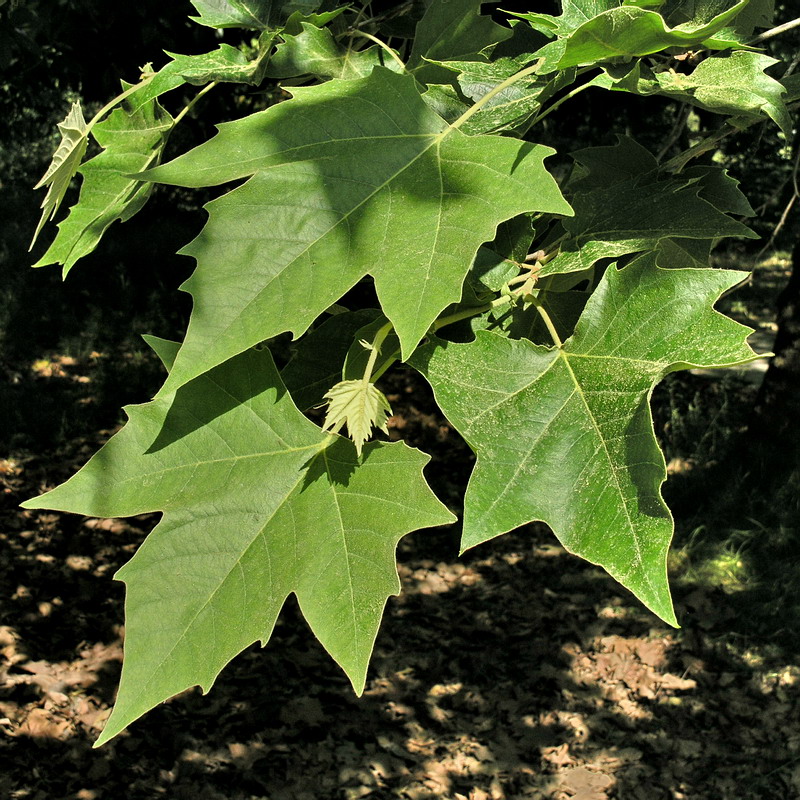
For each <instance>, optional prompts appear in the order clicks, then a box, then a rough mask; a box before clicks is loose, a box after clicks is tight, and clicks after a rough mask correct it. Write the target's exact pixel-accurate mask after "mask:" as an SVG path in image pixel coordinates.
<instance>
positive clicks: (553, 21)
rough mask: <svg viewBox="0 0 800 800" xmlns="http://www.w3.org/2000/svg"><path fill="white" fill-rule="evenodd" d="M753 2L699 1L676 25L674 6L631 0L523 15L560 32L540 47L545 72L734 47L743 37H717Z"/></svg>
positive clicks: (593, 1) (582, 1) (584, 1)
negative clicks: (554, 14) (674, 51)
mask: <svg viewBox="0 0 800 800" xmlns="http://www.w3.org/2000/svg"><path fill="white" fill-rule="evenodd" d="M747 3H748V0H739V2H732V3H724V2H723V3H712V4H711V5H712V6H713V7H714V8H713V12H712V13H711V14H706V13H703V12H704V11H705V9H704V8H703V6H694V7H693V11H694V13H692V14H691V15H681V16H682V19H681V22H680V23H679V24H676V25H674V27H672V26H670V22H669V16H670V15H669V13H668V11H669V10H665V9H659V10H657V11H656V10H651V9H649V8H645V7H643V6H645V5H651V4H650V3H641V4H639V3H630V4H628V3H624V2H621V0H577V1H576V0H565V2H564V8H563V13H562V15H561V16H560V17H551V16H548V15H546V14H537V13H532V14H517V16H519V17H522V18H523V19H525V20H527V21H528V22H529V23H530V24H531V25H532V26H533V27H534V28H536V29H537V30H539V31H541V32H544V33H547V34H548V35H551V36H553V35H555V36H557V38H556V40H555V41H553V42H551V43H550V44H548V45H546V46H545V47H544V48H542V50H541V52H540V55H541V57H542V59H543V62H542V66H541V68H540V72H541V73H542V74H544V73H547V72H553V71H555V70H560V69H566V68H568V67H575V66H578V65H590V64H595V63H598V62H601V61H607V60H610V59H619V58H621V57H622V58H633V57H636V56H645V55H649V54H652V53H658V52H661V51H662V50H666V49H667V48H669V47H681V48H688V47H693V46H696V45H700V44H704V46H705V47H714V48H717V49H723V48H726V47H731V46H734V45H736V44H738V42H739V39H738V37H734V38H733V39H731V38H730V37H726V38H724V39H714V38H713V37H714V36H715V34H717V33H719V32H720V31H721V30H722V29H723V28H725V26H727V25H729V24H730V23H731V22H733V20H735V18H736V16H737V15H738V14H739V13H741V12H742V11H743V10H744V8H745V7H746V6H747ZM656 5H659V4H656ZM680 10H684V7H683V6H682V7H681V9H680ZM665 16H666V17H667V18H665Z"/></svg>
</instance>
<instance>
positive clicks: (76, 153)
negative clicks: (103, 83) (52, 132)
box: [30, 103, 89, 249]
mask: <svg viewBox="0 0 800 800" xmlns="http://www.w3.org/2000/svg"><path fill="white" fill-rule="evenodd" d="M58 129H59V131H61V141H60V142H59V144H58V147H57V148H56V152H55V153H54V154H53V160H52V161H51V162H50V165H49V166H48V168H47V171H46V172H45V173H44V175H43V176H42V179H41V180H40V181H39V183H37V184H36V186H34V187H33V188H34V189H41V188H42V187H43V186H47V187H48V189H47V194H46V195H45V198H44V200H43V201H42V206H41V207H42V209H43V210H42V216H41V219H40V220H39V224H38V225H37V226H36V232H35V233H34V234H33V241H32V242H31V247H30V249H32V248H33V245H34V244H35V243H36V239H37V237H38V236H39V233H40V232H41V230H42V228H43V227H44V224H45V222H47V220H48V219H53V217H54V216H55V214H56V212H57V211H58V207H59V206H60V205H61V201H62V200H63V199H64V195H65V194H66V191H67V187H68V186H69V182H70V181H71V180H72V176H73V175H74V174H75V173H76V172H77V171H78V167H79V166H80V163H81V159H82V158H83V154H84V153H85V152H86V145H87V144H88V133H89V126H88V125H87V123H86V120H85V119H84V118H83V111H81V104H80V103H73V104H72V108H71V109H70V111H69V114H67V116H66V118H65V119H64V121H63V122H59V123H58Z"/></svg>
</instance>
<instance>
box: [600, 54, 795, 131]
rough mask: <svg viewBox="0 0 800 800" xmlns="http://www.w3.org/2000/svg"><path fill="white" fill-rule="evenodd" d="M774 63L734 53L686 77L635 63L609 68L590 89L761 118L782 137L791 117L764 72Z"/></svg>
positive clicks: (712, 60) (778, 88)
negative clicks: (662, 97)
mask: <svg viewBox="0 0 800 800" xmlns="http://www.w3.org/2000/svg"><path fill="white" fill-rule="evenodd" d="M777 63H778V62H777V61H776V60H775V59H774V58H770V57H769V56H765V55H763V54H761V53H751V52H747V51H745V50H736V51H734V52H733V53H730V54H728V55H719V56H712V57H711V58H707V59H705V60H704V61H702V62H700V64H698V66H697V67H696V68H695V70H694V71H693V72H691V73H689V74H683V73H677V72H674V71H672V70H668V71H666V72H653V71H652V70H651V69H650V68H649V67H647V66H646V65H643V64H641V63H640V62H637V63H636V64H634V65H633V66H632V67H631V66H626V67H624V68H622V69H620V68H608V69H607V70H606V72H605V73H604V74H602V75H599V76H598V77H597V78H595V79H594V81H593V83H594V85H595V86H601V87H602V88H604V89H611V90H614V91H625V92H632V93H634V94H640V95H651V94H662V95H666V96H667V97H674V98H675V99H677V100H681V101H683V102H685V103H689V104H691V105H693V106H697V107H698V108H704V109H706V110H708V111H713V112H714V113H717V114H728V115H735V116H742V117H750V118H758V117H763V116H764V115H765V114H766V115H767V116H768V117H769V118H770V119H771V120H773V122H775V123H776V124H777V125H778V126H779V127H780V129H781V130H782V131H783V132H784V133H785V134H786V135H787V136H790V135H791V131H792V118H791V115H790V114H789V111H788V109H787V108H786V103H785V100H784V97H783V94H784V92H785V88H784V86H783V85H782V84H781V83H780V82H779V81H776V80H775V79H774V78H771V77H770V76H769V75H767V74H766V72H765V70H766V69H768V68H769V67H771V66H772V65H773V64H777Z"/></svg>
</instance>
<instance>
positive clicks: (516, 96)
mask: <svg viewBox="0 0 800 800" xmlns="http://www.w3.org/2000/svg"><path fill="white" fill-rule="evenodd" d="M532 60H534V59H533V57H532V56H530V55H526V56H522V57H516V58H497V59H494V60H493V61H437V62H435V63H436V64H437V65H438V66H440V67H442V68H443V69H448V70H450V71H452V72H455V73H456V75H457V80H458V87H459V89H460V91H461V93H462V94H463V95H464V96H465V97H467V98H469V99H470V100H472V101H473V102H477V101H478V100H480V99H481V98H482V97H483V96H484V95H486V94H488V93H489V92H490V91H492V90H493V89H495V87H497V86H498V85H499V84H500V83H502V82H503V81H505V80H506V79H507V78H510V77H511V76H512V75H514V74H515V73H517V72H519V71H520V70H522V69H524V68H525V67H526V66H527V65H528V64H529V63H530V62H531V61H532ZM574 80H575V71H574V70H562V71H560V72H558V74H557V75H555V76H552V75H550V76H542V75H536V74H533V75H531V76H530V77H529V78H526V79H524V80H520V81H518V82H517V83H513V84H511V85H510V86H508V87H507V88H506V89H504V90H503V91H501V92H499V93H498V94H496V95H495V96H494V97H493V98H492V99H491V100H489V102H488V103H486V105H484V106H483V107H482V108H481V109H480V111H479V112H478V113H477V114H475V115H474V116H473V117H471V118H470V119H469V120H468V121H467V122H466V123H465V124H464V128H463V130H464V132H465V133H489V132H490V131H492V132H497V131H501V130H504V129H507V128H513V127H514V126H515V125H518V124H520V123H522V122H524V121H525V120H526V119H528V118H530V117H531V116H532V115H533V114H535V113H536V112H538V111H539V110H540V109H541V107H542V104H543V103H545V102H546V101H547V100H549V99H550V98H551V97H552V96H553V95H554V94H556V92H559V91H560V90H561V89H563V88H565V87H566V86H569V84H571V83H572V82H573V81H574Z"/></svg>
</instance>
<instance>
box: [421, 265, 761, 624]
mask: <svg viewBox="0 0 800 800" xmlns="http://www.w3.org/2000/svg"><path fill="white" fill-rule="evenodd" d="M743 277H744V273H740V272H735V271H727V270H715V269H714V270H712V269H705V270H694V269H689V270H661V269H659V268H657V267H656V266H655V263H654V256H653V255H652V254H650V255H645V256H641V257H639V258H638V259H636V260H635V261H634V262H633V263H631V264H630V265H629V266H627V267H626V268H624V269H622V270H617V269H616V268H615V267H611V268H609V269H608V270H607V271H606V274H605V276H604V277H603V279H602V280H601V282H600V285H599V286H598V288H597V289H596V290H595V292H594V293H593V295H592V296H591V298H590V299H589V301H588V304H587V306H586V308H585V310H584V312H583V314H582V316H581V319H580V321H579V322H578V325H577V327H576V329H575V333H574V334H573V336H572V337H571V338H570V339H568V340H567V341H566V342H564V344H563V346H561V347H549V348H548V347H544V346H539V345H535V344H533V343H531V342H529V341H525V340H518V341H514V340H511V339H508V338H505V337H503V336H501V335H498V334H495V333H490V332H486V331H479V332H478V333H477V335H476V339H475V341H473V342H470V343H468V344H453V343H444V342H441V341H436V342H434V343H432V344H430V345H426V346H423V347H422V348H420V349H419V350H418V351H417V353H415V354H414V356H413V358H412V359H411V364H412V365H413V366H415V367H416V368H417V369H419V370H420V371H421V372H422V373H423V374H424V375H425V377H426V378H427V380H428V381H429V382H430V384H431V386H432V387H433V391H434V394H435V396H436V400H437V402H438V404H439V406H440V407H441V409H442V410H443V412H444V414H445V415H446V416H447V418H448V419H449V420H450V422H451V423H452V424H453V425H454V426H455V428H456V429H457V430H458V431H459V432H460V433H461V435H462V436H463V437H464V438H465V439H466V440H467V442H468V443H469V444H470V446H471V447H472V449H473V450H474V451H475V452H476V454H477V463H476V466H475V469H474V472H473V474H472V476H471V478H470V482H469V486H468V488H467V493H466V497H465V505H464V531H463V538H462V549H467V548H469V547H474V546H475V545H477V544H480V543H481V542H485V541H487V540H488V539H491V538H493V537H495V536H497V535H499V534H500V533H503V532H506V531H510V530H512V529H514V528H516V527H518V526H520V525H523V524H525V523H527V522H531V521H534V520H542V521H544V522H546V523H547V524H549V525H550V527H551V528H552V529H553V531H554V533H555V534H556V536H557V537H558V538H559V540H560V541H561V542H562V543H563V545H564V546H565V547H566V548H567V549H568V550H569V551H570V552H572V553H575V554H577V555H579V556H581V557H583V558H585V559H587V560H588V561H591V562H593V563H596V564H600V565H601V566H603V567H604V568H605V569H606V570H607V571H608V572H609V573H610V574H611V575H612V576H613V577H614V578H615V579H616V580H618V581H619V582H620V583H622V584H623V585H624V586H626V587H628V588H629V589H630V590H631V591H632V592H633V593H634V594H635V595H636V596H637V597H638V598H639V599H640V600H641V601H642V602H643V603H644V604H645V605H647V606H648V607H649V608H650V609H651V610H653V611H654V612H655V613H656V614H658V615H659V616H660V617H661V618H662V619H664V620H666V621H667V622H669V623H671V624H675V616H674V613H673V609H672V603H671V600H670V594H669V588H668V584H667V571H666V555H667V549H668V546H669V542H670V538H671V536H672V529H673V524H672V519H671V516H670V513H669V510H668V509H667V507H666V505H665V504H664V501H663V499H662V497H661V485H662V483H663V482H664V480H665V479H666V469H665V464H664V459H663V456H662V455H661V452H660V451H659V448H658V444H657V442H656V439H655V436H654V433H653V422H652V418H651V415H650V408H649V402H648V401H649V398H650V394H651V392H652V390H653V387H654V386H655V385H656V383H657V382H658V381H659V380H661V378H662V377H663V376H664V375H666V374H667V373H669V372H671V371H674V370H677V369H683V368H686V367H689V366H704V367H717V366H727V365H731V364H740V363H745V362H747V361H749V360H752V359H753V358H754V357H755V354H754V353H753V351H752V350H751V349H750V347H749V346H748V345H747V343H746V337H747V335H748V334H749V333H750V332H751V330H750V329H749V328H745V327H744V326H742V325H739V324H738V323H736V322H733V321H732V320H730V319H727V318H726V317H723V316H722V315H721V314H719V313H717V312H715V311H714V310H713V308H712V306H713V303H714V302H715V301H716V300H717V298H718V297H719V296H720V294H721V293H722V292H723V291H725V290H727V289H729V288H730V287H731V286H733V285H735V284H736V283H738V282H740V281H741V280H742V278H743Z"/></svg>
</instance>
